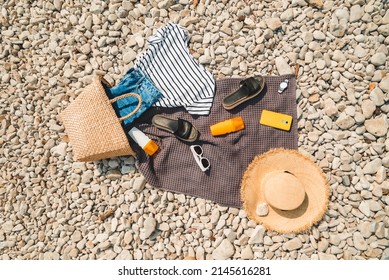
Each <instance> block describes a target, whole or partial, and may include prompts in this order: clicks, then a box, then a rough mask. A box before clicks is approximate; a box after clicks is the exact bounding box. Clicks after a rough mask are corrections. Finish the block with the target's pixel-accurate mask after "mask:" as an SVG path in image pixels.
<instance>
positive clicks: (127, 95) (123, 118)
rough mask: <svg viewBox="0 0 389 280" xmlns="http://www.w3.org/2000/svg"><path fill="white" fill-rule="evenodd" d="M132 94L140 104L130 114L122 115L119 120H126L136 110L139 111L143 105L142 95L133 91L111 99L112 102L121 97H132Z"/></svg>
mask: <svg viewBox="0 0 389 280" xmlns="http://www.w3.org/2000/svg"><path fill="white" fill-rule="evenodd" d="M130 96H133V97H136V98H137V99H138V101H139V102H138V105H137V106H136V108H135V109H134V110H133V111H132V112H131V113H129V114H128V115H126V116H124V117H121V118H119V121H121V122H122V121H124V120H125V119H128V118H129V117H131V116H132V115H134V114H135V113H136V112H138V111H139V109H140V106H141V105H142V97H141V96H140V95H139V94H136V93H133V92H130V93H126V94H123V95H120V96H117V97H115V98H112V99H110V100H109V102H110V103H111V104H112V103H114V102H116V101H118V100H120V99H123V98H127V97H130Z"/></svg>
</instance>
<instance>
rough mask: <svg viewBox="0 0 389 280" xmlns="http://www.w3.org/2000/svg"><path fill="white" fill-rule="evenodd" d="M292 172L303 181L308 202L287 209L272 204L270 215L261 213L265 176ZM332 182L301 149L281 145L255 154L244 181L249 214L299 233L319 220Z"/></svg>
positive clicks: (269, 226)
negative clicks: (257, 212)
mask: <svg viewBox="0 0 389 280" xmlns="http://www.w3.org/2000/svg"><path fill="white" fill-rule="evenodd" d="M276 171H280V172H285V171H287V172H290V173H292V174H294V175H295V176H296V177H297V178H298V179H299V181H300V182H301V183H302V184H303V186H304V189H305V199H304V202H303V203H302V204H301V205H300V206H299V207H298V208H296V209H294V210H290V211H283V210H279V209H276V208H274V207H271V206H270V205H268V207H269V213H268V215H266V216H258V215H257V214H256V207H257V205H258V204H259V203H263V202H266V200H265V198H264V194H263V187H262V182H263V179H264V178H265V177H266V176H267V175H268V174H270V173H272V172H276ZM329 192H330V191H329V185H328V182H327V179H326V177H325V176H324V174H323V172H322V170H321V169H320V168H319V166H317V165H316V164H315V163H314V162H313V161H312V160H310V159H309V158H308V157H306V156H304V155H303V154H302V153H300V152H298V151H297V150H287V149H283V148H277V149H273V150H270V151H268V152H266V153H264V154H262V155H260V156H257V157H255V158H254V160H253V161H252V162H251V163H250V165H249V166H248V168H247V170H246V171H245V173H244V175H243V179H242V184H241V198H242V201H243V208H244V210H245V211H246V213H247V216H248V217H249V218H250V219H252V220H254V221H256V222H257V223H260V224H262V225H263V226H264V227H265V228H266V229H268V230H272V231H276V232H279V233H298V232H302V231H305V230H308V229H309V228H310V227H311V226H312V225H313V224H315V223H316V222H318V221H319V220H320V219H321V218H322V217H323V215H324V213H325V212H326V210H327V207H328V200H329Z"/></svg>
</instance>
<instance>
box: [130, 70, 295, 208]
mask: <svg viewBox="0 0 389 280" xmlns="http://www.w3.org/2000/svg"><path fill="white" fill-rule="evenodd" d="M285 78H288V79H289V86H288V88H287V89H286V90H285V91H284V93H282V94H279V93H278V92H277V90H278V87H279V84H280V83H281V82H282V81H283V80H284V79H285ZM265 79H266V87H265V89H264V91H263V93H261V94H260V95H258V96H256V97H255V98H253V99H250V100H249V101H247V102H245V103H243V104H241V105H239V106H238V107H236V108H234V109H233V110H230V111H227V110H225V109H224V108H223V106H222V99H223V98H224V97H225V96H226V95H227V94H230V93H232V92H234V91H235V90H237V89H238V88H239V82H240V81H241V80H242V79H241V78H228V79H222V80H218V81H216V93H215V98H214V104H213V106H212V109H211V112H210V114H209V115H208V116H191V115H189V114H188V113H186V112H185V111H184V109H182V108H151V109H149V110H148V111H146V112H145V113H144V114H143V115H142V116H141V117H140V118H139V119H137V120H136V121H135V123H134V125H135V126H136V127H138V128H139V129H140V130H142V131H143V132H144V133H146V134H147V135H148V136H149V137H150V138H151V139H153V140H154V141H155V142H156V143H157V144H158V145H159V147H160V150H159V152H158V153H157V154H155V155H154V156H152V157H149V156H147V155H146V154H145V153H144V151H143V150H142V149H141V148H140V147H139V146H138V145H136V144H134V143H132V142H131V145H132V147H133V149H134V150H135V152H136V153H137V157H138V169H139V171H140V172H141V173H142V174H143V175H144V176H145V178H146V181H147V182H148V183H149V184H150V185H152V186H154V187H157V188H162V189H165V190H169V191H172V192H176V193H184V194H187V195H191V196H195V197H200V198H204V199H208V200H211V201H214V202H217V203H219V204H221V205H226V206H233V207H241V206H242V201H241V197H240V184H241V180H242V176H243V174H244V172H245V170H246V168H247V167H248V165H249V164H250V162H251V161H252V160H253V158H254V157H255V156H256V155H258V154H262V153H264V152H266V151H268V150H269V149H271V148H277V147H284V148H288V149H297V136H298V133H297V116H296V110H297V106H296V81H295V78H294V76H293V75H286V76H269V77H265ZM263 109H267V110H271V111H275V112H280V113H284V114H288V115H291V116H292V117H293V122H292V127H291V130H290V131H289V132H287V131H282V130H278V129H275V128H271V127H267V126H263V125H260V124H259V118H260V116H261V112H262V110H263ZM155 114H164V115H166V116H169V117H171V118H179V117H180V118H183V119H185V120H188V121H190V122H191V123H192V124H193V125H194V126H195V127H196V128H197V129H198V130H199V132H200V137H199V140H198V141H196V142H194V143H193V144H198V145H201V146H202V148H203V151H204V153H203V156H204V157H206V158H208V159H209V161H210V163H211V167H210V169H209V170H208V171H206V172H202V171H201V170H200V168H199V166H198V165H197V164H196V161H195V159H194V158H193V155H192V153H191V151H190V148H189V147H190V145H191V144H189V143H185V142H183V141H180V140H178V139H177V138H176V137H175V136H174V135H172V134H171V133H168V132H165V131H163V130H160V129H158V128H156V127H154V126H153V125H151V119H152V117H153V115H155ZM236 116H241V117H242V118H243V120H244V123H245V129H243V130H240V131H237V132H234V133H231V134H228V135H224V136H217V137H214V136H212V135H211V133H210V128H209V127H210V126H211V125H213V124H215V123H217V122H220V121H224V120H227V119H230V118H232V117H236Z"/></svg>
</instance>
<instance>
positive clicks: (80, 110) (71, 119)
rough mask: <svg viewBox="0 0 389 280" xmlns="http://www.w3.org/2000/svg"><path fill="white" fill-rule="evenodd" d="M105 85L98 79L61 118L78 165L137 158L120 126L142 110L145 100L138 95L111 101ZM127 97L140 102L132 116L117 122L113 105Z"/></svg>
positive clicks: (86, 88) (61, 114)
mask: <svg viewBox="0 0 389 280" xmlns="http://www.w3.org/2000/svg"><path fill="white" fill-rule="evenodd" d="M102 83H104V84H107V85H108V83H107V82H106V81H105V80H104V79H103V78H101V77H96V79H95V80H94V81H93V82H92V83H91V84H90V85H88V86H87V87H85V89H84V90H83V91H82V93H81V94H80V95H79V96H78V97H77V98H76V99H75V100H74V101H73V102H72V103H71V104H70V105H69V106H68V107H67V108H66V109H65V110H64V111H63V112H61V113H60V115H59V118H60V120H61V121H62V122H63V125H64V127H65V131H66V132H67V134H68V136H69V142H70V144H71V145H72V148H73V152H74V157H75V159H76V160H78V161H95V160H100V159H105V158H111V157H117V156H124V155H135V152H134V151H133V150H132V148H131V147H130V144H129V142H128V138H127V136H126V134H125V132H124V130H123V128H122V126H121V122H122V121H123V120H125V119H127V118H129V117H131V116H132V115H133V114H135V113H136V112H137V111H138V110H139V108H140V107H141V104H142V98H141V97H140V95H138V94H136V93H127V94H123V95H121V96H119V97H116V98H113V99H111V100H110V99H109V98H108V96H107V95H106V93H105V90H104V87H103V85H102ZM128 97H135V98H137V99H138V101H139V103H138V105H137V107H136V108H135V109H134V111H132V112H131V113H130V114H128V115H126V116H124V117H122V118H118V117H117V115H116V113H115V110H114V109H113V107H112V103H114V102H116V101H118V100H119V99H122V98H128Z"/></svg>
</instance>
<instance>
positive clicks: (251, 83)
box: [223, 76, 265, 110]
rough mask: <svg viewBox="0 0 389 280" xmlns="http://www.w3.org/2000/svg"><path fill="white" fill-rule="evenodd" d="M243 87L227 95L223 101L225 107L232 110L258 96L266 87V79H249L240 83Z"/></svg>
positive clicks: (257, 77)
mask: <svg viewBox="0 0 389 280" xmlns="http://www.w3.org/2000/svg"><path fill="white" fill-rule="evenodd" d="M240 85H241V87H240V88H239V89H238V90H237V91H235V92H234V93H231V94H230V95H227V96H226V97H224V99H223V107H224V108H225V109H226V110H231V109H233V108H235V107H236V106H238V105H239V104H242V103H243V102H245V101H247V100H249V99H251V98H254V97H255V96H257V95H258V94H259V93H260V92H261V91H262V90H263V88H264V87H265V79H264V78H263V77H262V76H255V77H250V78H247V79H245V80H243V81H241V82H240Z"/></svg>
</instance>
